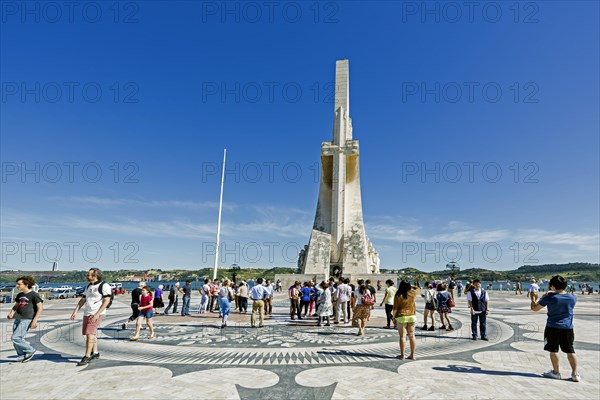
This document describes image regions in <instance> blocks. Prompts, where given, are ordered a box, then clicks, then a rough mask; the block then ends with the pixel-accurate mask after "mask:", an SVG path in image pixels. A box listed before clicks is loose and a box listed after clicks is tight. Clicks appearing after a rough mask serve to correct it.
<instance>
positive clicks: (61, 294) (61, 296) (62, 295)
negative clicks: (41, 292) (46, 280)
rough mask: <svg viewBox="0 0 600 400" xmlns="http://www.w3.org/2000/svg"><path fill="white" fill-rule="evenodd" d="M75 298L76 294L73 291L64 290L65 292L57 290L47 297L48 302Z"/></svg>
mask: <svg viewBox="0 0 600 400" xmlns="http://www.w3.org/2000/svg"><path fill="white" fill-rule="evenodd" d="M76 296H77V294H76V292H75V291H74V290H73V289H65V290H58V291H56V292H52V293H50V294H49V295H48V300H52V299H68V298H75V297H76Z"/></svg>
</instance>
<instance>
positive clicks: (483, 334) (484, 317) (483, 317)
mask: <svg viewBox="0 0 600 400" xmlns="http://www.w3.org/2000/svg"><path fill="white" fill-rule="evenodd" d="M486 320H487V315H485V312H482V313H481V314H479V332H480V333H481V338H486V337H487V332H486V324H485V323H486Z"/></svg>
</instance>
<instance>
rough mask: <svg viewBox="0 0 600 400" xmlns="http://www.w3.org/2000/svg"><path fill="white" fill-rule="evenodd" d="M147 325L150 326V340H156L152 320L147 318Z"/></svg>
mask: <svg viewBox="0 0 600 400" xmlns="http://www.w3.org/2000/svg"><path fill="white" fill-rule="evenodd" d="M146 325H148V329H149V330H150V338H151V339H152V338H154V325H152V318H146Z"/></svg>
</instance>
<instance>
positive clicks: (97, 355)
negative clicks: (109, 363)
mask: <svg viewBox="0 0 600 400" xmlns="http://www.w3.org/2000/svg"><path fill="white" fill-rule="evenodd" d="M99 358H100V353H92V355H91V356H90V361H92V360H97V359H99Z"/></svg>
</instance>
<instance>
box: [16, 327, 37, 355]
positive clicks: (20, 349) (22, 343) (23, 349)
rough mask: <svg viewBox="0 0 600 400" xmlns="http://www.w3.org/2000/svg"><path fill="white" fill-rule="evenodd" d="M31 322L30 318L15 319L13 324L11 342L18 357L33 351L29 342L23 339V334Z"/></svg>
mask: <svg viewBox="0 0 600 400" xmlns="http://www.w3.org/2000/svg"><path fill="white" fill-rule="evenodd" d="M30 324H31V320H30V319H15V322H14V324H13V333H12V342H13V347H14V348H15V351H16V352H17V355H18V356H19V357H22V356H25V354H30V353H33V352H34V351H35V349H34V348H33V347H32V346H31V344H30V343H29V342H28V341H26V340H25V335H26V334H27V331H28V330H29V325H30Z"/></svg>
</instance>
